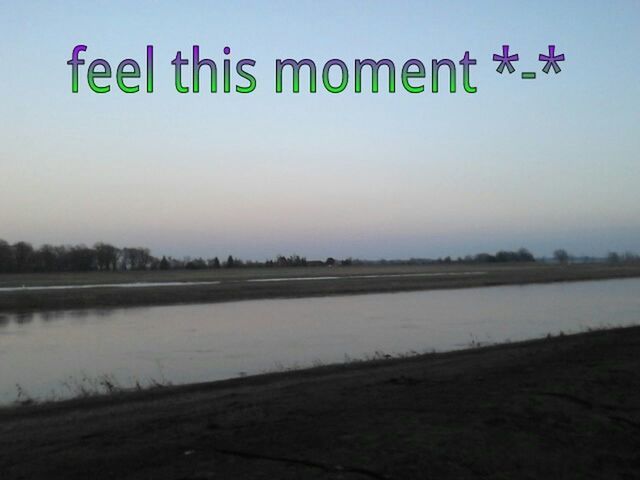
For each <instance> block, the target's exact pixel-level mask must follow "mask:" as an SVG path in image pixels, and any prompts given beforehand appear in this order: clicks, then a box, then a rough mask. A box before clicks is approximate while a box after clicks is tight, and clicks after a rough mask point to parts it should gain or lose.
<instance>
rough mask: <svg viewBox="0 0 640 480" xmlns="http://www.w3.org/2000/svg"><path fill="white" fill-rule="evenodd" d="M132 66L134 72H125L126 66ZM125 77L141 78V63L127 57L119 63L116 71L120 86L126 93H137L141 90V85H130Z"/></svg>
mask: <svg viewBox="0 0 640 480" xmlns="http://www.w3.org/2000/svg"><path fill="white" fill-rule="evenodd" d="M128 66H131V67H133V72H125V71H124V67H128ZM125 78H140V65H138V62H136V61H135V60H131V59H130V58H127V59H125V60H123V61H121V62H120V65H118V70H117V71H116V80H117V81H118V86H119V87H120V90H122V91H123V92H124V93H136V92H137V91H138V90H140V87H139V86H138V85H136V86H135V87H128V86H126V85H125V84H124V79H125Z"/></svg>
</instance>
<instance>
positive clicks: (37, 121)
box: [0, 0, 640, 259]
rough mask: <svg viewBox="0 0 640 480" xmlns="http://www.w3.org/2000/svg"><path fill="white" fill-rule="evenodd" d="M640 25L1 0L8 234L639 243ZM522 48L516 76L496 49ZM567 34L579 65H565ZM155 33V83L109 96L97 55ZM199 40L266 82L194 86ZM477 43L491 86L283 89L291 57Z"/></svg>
mask: <svg viewBox="0 0 640 480" xmlns="http://www.w3.org/2000/svg"><path fill="white" fill-rule="evenodd" d="M638 25H640V2H638V1H636V0H629V1H612V2H602V1H566V2H558V1H538V2H524V1H522V2H520V1H517V2H514V1H512V0H510V1H486V2H476V1H464V2H457V1H450V2H443V1H433V2H409V1H397V2H388V1H384V2H382V1H380V2H376V1H354V2H338V1H335V2H332V1H322V2H304V1H299V0H298V1H290V2H284V1H279V2H276V1H274V2H267V1H264V2H158V1H148V2H142V1H140V2H117V1H103V2H70V1H68V2H55V1H42V2H36V1H32V2H28V1H25V2H17V3H15V2H9V1H6V0H2V1H1V2H0V65H1V67H0V68H1V69H2V75H0V112H1V113H2V114H1V115H0V238H4V239H6V240H8V241H10V242H14V241H17V240H21V239H24V240H28V241H31V242H32V243H34V244H41V243H45V242H46V243H81V242H83V243H87V244H93V243H94V242H95V241H97V240H103V241H109V242H113V243H115V244H117V245H120V246H125V245H145V246H150V247H151V248H152V250H153V251H154V253H156V254H163V253H167V254H172V255H177V256H182V255H192V256H193V255H203V256H213V255H226V254H228V253H233V254H234V255H237V256H241V257H243V258H254V259H263V258H265V257H271V256H273V255H276V254H278V253H283V254H289V253H294V252H295V253H299V254H302V255H306V256H308V257H310V258H316V257H326V256H329V255H332V256H338V257H345V256H354V257H360V258H378V257H394V258H398V257H410V256H422V257H436V256H440V255H448V254H451V255H462V254H465V253H475V252H479V251H495V250H498V249H504V248H507V249H511V248H518V247H520V246H527V247H529V248H530V249H531V250H532V251H534V253H536V254H538V255H544V254H550V253H551V252H552V251H553V250H554V249H555V248H557V247H564V248H567V249H568V250H569V251H571V252H572V253H575V254H604V253H606V252H607V251H608V250H635V251H640V159H639V155H638V152H639V150H640V122H639V120H640V62H639V61H638V60H639V55H638V48H639V47H640V28H638ZM80 43H83V44H86V45H87V46H88V50H87V52H85V53H84V54H83V58H85V59H86V60H87V64H85V65H83V66H81V70H80V80H81V82H80V93H78V94H72V93H71V68H70V67H69V66H68V65H67V64H66V61H67V60H68V59H69V58H70V56H71V51H72V49H73V47H74V46H75V45H76V44H80ZM505 43H508V44H510V45H511V49H512V51H513V52H515V53H518V54H519V55H520V61H519V62H517V63H516V64H514V65H515V67H516V68H517V71H516V73H514V74H513V75H508V74H506V73H504V74H502V75H501V74H498V73H497V72H496V71H495V69H496V66H497V64H496V63H495V62H493V61H492V60H491V56H492V54H493V53H498V52H500V49H501V45H502V44H505ZM550 43H553V44H555V45H556V46H557V52H558V53H564V54H565V55H566V61H565V62H564V63H562V64H561V67H562V71H561V72H560V73H559V74H554V73H553V71H552V72H551V73H549V74H548V75H545V74H544V73H542V72H541V71H540V70H541V66H542V64H541V62H539V61H538V54H539V53H546V50H547V45H548V44H550ZM147 44H152V45H154V47H155V75H154V80H155V91H154V93H153V94H146V93H143V92H141V93H137V94H130V95H127V94H124V93H121V92H119V91H118V90H117V88H115V89H113V90H112V92H110V93H108V94H105V95H97V94H94V93H92V92H91V91H90V90H89V88H88V86H87V83H86V68H87V65H88V63H89V62H90V61H91V60H93V59H95V58H98V57H101V58H105V59H107V60H108V61H109V62H110V63H111V65H112V68H113V70H114V71H115V68H116V66H117V64H118V63H119V62H120V61H121V60H122V59H124V58H127V57H131V58H134V59H136V60H137V61H139V62H140V63H141V64H142V66H143V68H144V59H145V46H146V45H147ZM194 44H199V45H200V48H201V56H203V57H208V58H212V59H213V60H215V61H216V62H217V63H218V64H219V66H221V64H222V60H223V57H224V55H223V53H222V50H223V48H224V47H225V46H229V47H231V55H230V58H232V59H233V60H236V61H237V60H238V59H240V58H252V59H255V60H256V62H257V64H256V67H255V69H253V70H252V72H253V73H254V74H255V76H256V77H257V82H258V83H257V89H256V91H255V92H253V93H251V94H249V95H240V94H227V95H225V94H223V93H220V92H218V93H216V94H211V93H208V92H207V89H206V83H205V87H203V89H202V91H201V92H200V93H199V94H193V93H189V94H185V95H181V94H179V93H177V92H176V91H175V89H174V87H173V67H172V66H171V65H170V63H169V62H170V61H171V59H172V58H173V57H174V56H175V52H176V51H177V50H182V51H183V52H184V53H185V55H188V54H190V50H191V47H192V45H194ZM465 50H469V51H470V53H471V56H472V57H473V58H476V59H477V61H478V64H477V65H476V66H474V67H472V76H471V80H472V83H473V84H474V85H475V86H477V87H478V92H477V93H476V94H466V93H464V92H462V91H459V92H458V93H455V94H449V93H448V92H446V91H441V92H440V93H438V94H432V93H422V94H416V95H412V94H409V93H406V92H403V91H401V90H402V89H401V88H399V89H398V91H397V92H396V93H395V94H389V93H379V94H377V95H376V94H371V93H362V94H354V93H353V90H352V85H353V84H352V83H350V84H349V87H350V88H348V89H347V92H348V93H347V92H344V93H341V94H337V95H332V94H329V93H326V92H324V91H323V89H322V88H319V92H318V93H317V94H315V95H310V94H308V93H306V94H304V93H302V94H299V95H293V94H291V93H288V94H286V93H285V94H276V93H275V89H274V61H275V59H276V58H289V57H290V58H303V57H308V58H312V59H314V60H315V61H316V63H317V64H318V65H319V68H321V67H322V65H323V64H324V62H326V61H327V60H328V59H331V58H340V59H342V60H344V61H345V62H346V63H347V64H348V65H350V66H352V65H353V60H354V59H355V58H373V59H380V58H385V57H386V58H389V59H391V60H393V61H394V62H395V64H396V68H397V69H398V70H399V69H400V68H401V66H402V64H403V63H404V62H405V61H406V60H407V59H409V58H418V59H421V60H422V61H423V62H424V63H425V64H429V63H430V62H431V59H432V58H451V59H453V60H456V61H457V60H459V59H460V58H462V56H463V54H464V52H465ZM523 70H527V71H537V73H538V78H537V79H535V80H522V79H521V78H520V72H521V71H523ZM143 74H144V70H143ZM427 82H428V80H427ZM398 83H399V77H398ZM112 84H113V85H114V87H115V81H113V82H112ZM365 85H366V83H365ZM320 86H321V84H320ZM384 86H385V83H384V82H383V83H382V90H383V91H384ZM303 87H304V84H303ZM458 88H459V89H460V90H462V89H461V81H460V79H459V81H458Z"/></svg>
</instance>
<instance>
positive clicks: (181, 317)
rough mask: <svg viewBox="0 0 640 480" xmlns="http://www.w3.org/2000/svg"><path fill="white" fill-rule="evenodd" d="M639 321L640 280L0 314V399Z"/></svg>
mask: <svg viewBox="0 0 640 480" xmlns="http://www.w3.org/2000/svg"><path fill="white" fill-rule="evenodd" d="M639 323H640V279H624V280H603V281H587V282H576V283H554V284H544V285H526V286H503V287H484V288H473V289H460V290H436V291H421V292H408V293H386V294H368V295H353V296H337V297H324V298H299V299H274V300H250V301H240V302H229V303H214V304H196V305H179V306H160V307H143V308H128V309H115V310H91V311H87V310H72V311H62V312H40V313H35V314H28V315H25V314H21V315H18V314H8V315H7V314H4V315H2V314H0V403H2V404H7V403H9V402H12V401H14V400H16V398H17V396H18V387H17V385H18V384H19V385H20V388H21V389H22V390H23V391H24V392H25V393H26V394H28V395H29V396H30V397H32V398H37V399H47V398H66V397H69V396H75V395H77V394H78V393H79V392H80V391H81V390H82V389H93V388H95V387H96V385H97V384H98V381H99V379H100V378H102V377H103V376H105V375H107V376H109V377H110V378H111V379H115V380H116V381H117V382H118V383H119V384H120V385H122V386H133V385H135V384H136V382H139V383H140V384H142V385H148V384H150V383H151V382H153V381H154V380H155V381H159V382H166V381H170V382H172V383H174V384H179V383H189V382H201V381H208V380H219V379H224V378H231V377H237V376H239V375H245V374H255V373H261V372H265V371H273V370H280V369H282V368H290V367H305V366H311V365H314V364H317V363H331V362H341V361H344V360H345V359H355V358H364V357H368V356H373V355H374V354H375V353H376V352H382V353H384V354H392V355H393V354H401V353H406V352H411V351H415V352H425V351H433V350H436V351H446V350H453V349H458V348H464V347H467V346H469V345H471V344H472V343H478V342H479V343H481V344H485V343H495V342H504V341H516V340H523V339H528V338H536V337H540V336H544V335H546V334H548V333H552V334H557V333H559V332H561V331H562V332H565V333H570V332H579V331H583V330H586V329H588V328H597V327H604V326H622V325H632V324H639Z"/></svg>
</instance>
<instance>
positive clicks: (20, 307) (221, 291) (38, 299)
mask: <svg viewBox="0 0 640 480" xmlns="http://www.w3.org/2000/svg"><path fill="white" fill-rule="evenodd" d="M478 271H481V272H484V273H485V274H483V275H461V273H462V272H478ZM407 274H408V275H410V276H404V277H403V276H400V275H407ZM424 274H428V276H420V275H424ZM375 275H383V276H382V277H375ZM321 276H338V277H340V278H338V279H332V280H322V279H317V280H307V281H303V282H300V281H279V282H264V283H254V282H247V280H248V279H255V278H278V277H280V278H282V277H311V278H312V277H321ZM628 277H640V264H630V265H607V264H581V265H565V266H562V265H544V264H479V265H430V266H352V267H335V268H329V267H317V268H283V269H277V268H276V269H273V268H239V269H230V270H224V269H223V270H205V271H185V270H182V271H168V272H161V271H150V272H115V273H113V272H91V273H64V274H60V273H58V274H22V275H0V287H15V286H22V285H25V286H33V285H74V284H104V283H127V282H167V281H168V282H186V281H196V282H202V281H219V282H220V283H219V284H216V285H190V286H173V287H153V286H152V287H145V288H133V289H123V288H92V289H81V290H77V289H76V290H52V291H43V290H37V291H28V290H20V291H14V292H0V313H7V312H29V311H38V310H60V309H87V308H109V307H113V308H120V307H128V306H142V305H170V304H181V303H210V302H224V301H232V300H247V299H256V298H295V297H310V296H327V295H346V294H360V293H382V292H400V291H411V290H432V289H442V288H466V287H484V286H493V285H513V284H526V283H549V282H561V281H576V280H601V279H607V278H628Z"/></svg>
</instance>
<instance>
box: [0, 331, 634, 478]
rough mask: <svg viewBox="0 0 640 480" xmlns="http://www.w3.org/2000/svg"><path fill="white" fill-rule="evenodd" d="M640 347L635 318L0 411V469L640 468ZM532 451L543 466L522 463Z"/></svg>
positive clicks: (66, 474) (112, 473)
mask: <svg viewBox="0 0 640 480" xmlns="http://www.w3.org/2000/svg"><path fill="white" fill-rule="evenodd" d="M639 349H640V326H634V327H626V328H614V329H609V330H598V331H592V332H585V333H579V334H574V335H565V336H555V337H551V338H543V339H536V340H527V341H523V342H517V343H506V344H499V345H493V346H485V347H479V348H471V349H464V350H456V351H451V352H443V353H433V354H423V355H418V356H415V357H409V358H401V359H397V358H396V359H390V360H374V361H362V362H355V363H350V364H337V365H327V366H321V367H315V368H311V369H305V370H295V371H286V372H277V373H267V374H262V375H256V376H250V377H244V378H234V379H230V380H223V381H217V382H208V383H202V384H190V385H181V386H172V387H163V388H159V389H156V390H144V391H140V392H125V393H118V394H114V395H112V396H106V397H105V396H99V397H92V398H79V399H72V400H64V401H61V402H55V403H50V404H42V405H33V406H24V407H12V408H3V409H1V410H0V471H6V472H8V473H7V476H6V477H4V476H3V478H8V479H11V478H20V476H21V475H24V476H25V477H26V478H66V479H75V478H78V479H80V478H96V479H100V478H140V477H141V476H143V477H144V476H146V477H153V478H159V479H165V478H166V479H169V478H173V479H175V478H194V479H195V478H225V479H226V478H229V479H232V478H246V479H253V478H256V479H258V478H264V477H263V476H262V475H263V474H266V473H268V474H269V475H271V476H274V477H275V478H285V479H286V478H301V477H303V478H312V479H313V478H336V479H337V478H341V477H339V476H337V475H338V474H343V475H345V476H344V477H342V478H347V479H351V478H353V479H360V478H371V476H370V475H369V474H373V475H378V476H377V477H374V478H393V479H398V478H400V479H402V478H423V477H424V476H427V477H430V478H460V477H470V476H496V477H498V476H500V475H503V476H504V475H513V474H516V473H518V475H525V474H531V475H533V476H534V477H535V476H540V477H542V476H547V477H548V478H557V477H558V475H559V474H561V473H562V474H564V475H565V477H567V478H581V477H584V474H585V473H587V472H591V474H593V472H598V471H600V472H601V473H612V474H613V473H615V475H614V476H620V475H625V474H627V475H630V474H637V473H638V472H640V462H638V460H639V458H638V457H637V451H638V447H639V446H640V388H637V387H640V356H639V355H638V351H639ZM588 432H591V433H588ZM587 433H588V434H587ZM585 434H587V435H586V436H585ZM604 438H606V439H607V440H606V441H604V440H603V439H604ZM60 451H64V452H65V453H64V455H62V456H60V455H59V454H58V453H57V452H60ZM532 452H533V458H537V459H538V460H539V461H537V462H534V463H532V462H531V461H529V460H527V458H530V457H531V455H532ZM634 452H635V453H634ZM634 458H635V460H633V459H634ZM241 460H242V461H241ZM106 465H108V466H109V468H108V469H105V466H106ZM567 465H571V468H572V469H573V470H572V471H571V474H569V473H568V472H567V471H566V470H565V469H566V468H567ZM339 467H343V469H342V470H341V469H340V468H339ZM598 469H600V470H598ZM365 470H366V471H367V472H368V473H362V472H363V471H365ZM194 472H205V473H203V474H202V475H201V476H197V475H196V474H195V473H194ZM427 472H430V473H429V474H427ZM480 472H484V474H483V475H480ZM45 473H46V475H45ZM333 475H336V476H333ZM367 475H369V477H367ZM607 477H608V475H601V478H607ZM612 478H613V477H612Z"/></svg>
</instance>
